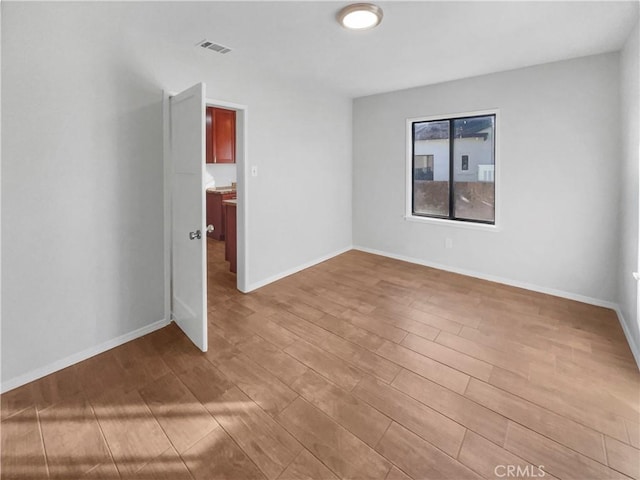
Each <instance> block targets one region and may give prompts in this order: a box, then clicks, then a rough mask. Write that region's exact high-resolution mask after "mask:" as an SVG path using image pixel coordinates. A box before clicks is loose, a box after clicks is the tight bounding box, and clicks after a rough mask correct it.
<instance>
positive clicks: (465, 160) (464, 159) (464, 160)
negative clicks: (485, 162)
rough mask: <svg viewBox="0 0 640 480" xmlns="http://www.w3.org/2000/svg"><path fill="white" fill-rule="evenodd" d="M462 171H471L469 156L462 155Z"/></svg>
mask: <svg viewBox="0 0 640 480" xmlns="http://www.w3.org/2000/svg"><path fill="white" fill-rule="evenodd" d="M460 168H462V170H469V155H462V165H461V166H460Z"/></svg>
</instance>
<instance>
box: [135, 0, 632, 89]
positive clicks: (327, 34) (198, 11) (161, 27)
mask: <svg viewBox="0 0 640 480" xmlns="http://www.w3.org/2000/svg"><path fill="white" fill-rule="evenodd" d="M348 3H354V2H324V1H321V2H308V1H304V2H266V1H265V2H196V3H180V2H171V3H153V4H149V3H147V4H128V6H129V7H132V8H133V9H134V11H135V13H133V14H131V15H126V16H125V18H123V21H125V22H127V20H129V21H136V22H137V23H136V28H142V29H144V30H145V33H146V34H149V35H155V36H162V37H163V41H165V42H166V41H169V42H172V43H174V42H175V43H177V44H181V45H184V48H197V47H195V46H194V45H195V44H196V43H197V42H198V41H200V40H202V39H204V38H207V39H209V40H212V41H214V42H217V43H221V44H223V45H226V46H229V47H231V48H232V49H233V52H232V53H229V54H227V55H226V56H225V58H224V63H225V64H227V65H230V66H231V65H233V63H234V62H241V63H243V64H250V65H252V68H258V69H260V70H262V71H264V70H263V69H265V70H266V71H268V72H270V74H274V75H277V76H281V77H283V78H284V77H286V78H288V79H295V80H298V81H303V82H307V83H308V84H309V85H310V87H311V88H326V89H330V90H334V91H338V92H341V93H343V94H345V95H348V96H351V97H359V96H364V95H370V94H374V93H379V92H385V91H392V90H398V89H403V88H408V87H413V86H419V85H426V84H432V83H438V82H442V81H447V80H453V79H459V78H465V77H470V76H474V75H481V74H485V73H491V72H497V71H504V70H510V69H514V68H520V67H525V66H530V65H536V64H541V63H548V62H553V61H558V60H563V59H568V58H574V57H580V56H585V55H593V54H598V53H603V52H610V51H615V50H619V49H620V47H621V46H622V45H623V44H624V41H625V39H626V37H627V36H628V34H629V33H630V31H631V29H632V28H633V26H634V24H635V22H637V21H638V1H637V0H635V1H633V0H632V1H621V2H612V1H590V2H576V1H568V2H560V1H553V2H519V1H518V2H516V1H510V2H506V1H502V2H484V1H472V2H458V1H450V2H431V1H413V2H399V1H398V2H396V1H391V2H389V1H386V2H377V4H378V5H380V6H381V7H382V8H383V10H384V19H383V21H382V24H381V25H380V26H379V27H378V28H376V29H373V30H369V31H361V32H352V31H347V30H345V29H343V28H342V27H340V26H339V25H338V24H337V23H336V21H335V14H336V12H337V11H338V10H339V9H340V8H341V7H343V6H344V5H346V4H348ZM134 5H135V6H134ZM130 13H131V11H130ZM136 13H137V14H136ZM215 55H216V54H215V53H212V52H207V51H204V50H203V51H202V59H203V61H209V59H210V58H211V59H212V60H211V61H212V62H219V61H220V60H219V59H217V58H216V59H215V60H213V58H214V57H212V56H215Z"/></svg>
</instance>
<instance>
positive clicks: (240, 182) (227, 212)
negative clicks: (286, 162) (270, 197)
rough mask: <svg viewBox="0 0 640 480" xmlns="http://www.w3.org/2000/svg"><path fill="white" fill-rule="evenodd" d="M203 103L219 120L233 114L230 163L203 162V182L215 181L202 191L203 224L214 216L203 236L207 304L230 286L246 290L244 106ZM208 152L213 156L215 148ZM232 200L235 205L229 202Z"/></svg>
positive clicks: (229, 288) (221, 294)
mask: <svg viewBox="0 0 640 480" xmlns="http://www.w3.org/2000/svg"><path fill="white" fill-rule="evenodd" d="M206 106H207V110H208V112H211V110H212V109H216V111H217V112H222V114H223V115H225V116H224V117H223V118H222V119H223V121H225V120H226V119H228V118H229V117H228V116H227V115H226V114H227V113H229V112H232V113H233V116H234V117H235V118H234V121H235V125H233V127H234V137H235V139H234V145H233V147H234V157H235V158H234V163H218V162H215V163H213V162H212V163H206V165H205V169H206V173H205V182H207V181H209V182H211V181H212V180H213V181H214V183H215V186H213V188H207V192H206V194H205V195H206V197H207V201H206V205H207V224H211V223H210V221H212V220H214V219H215V223H216V224H214V228H215V229H217V232H216V231H215V230H214V232H211V233H209V234H208V235H207V236H206V242H207V255H206V260H205V261H206V266H205V267H206V271H207V305H208V306H210V305H211V304H213V303H217V302H216V301H217V299H218V296H226V295H228V294H229V292H230V290H232V289H237V290H240V291H241V292H243V291H246V289H245V288H244V287H245V285H246V265H247V262H246V240H245V239H246V236H245V232H246V219H247V215H246V212H247V181H246V179H247V176H246V175H245V174H246V172H247V170H248V169H247V168H245V167H246V124H247V107H246V106H245V105H239V104H235V103H230V102H226V101H222V100H215V99H210V98H207V100H206ZM207 121H209V118H207ZM208 154H210V155H213V156H214V158H215V152H214V153H211V152H208ZM218 160H219V157H218ZM212 177H213V178H212ZM234 200H235V205H232V204H233V203H234ZM210 209H213V211H210ZM234 270H235V271H234Z"/></svg>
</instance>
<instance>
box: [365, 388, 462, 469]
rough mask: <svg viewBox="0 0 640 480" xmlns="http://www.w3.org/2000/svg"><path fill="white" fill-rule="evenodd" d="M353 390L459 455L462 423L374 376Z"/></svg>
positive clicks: (442, 447)
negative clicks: (377, 379) (379, 380)
mask: <svg viewBox="0 0 640 480" xmlns="http://www.w3.org/2000/svg"><path fill="white" fill-rule="evenodd" d="M353 393H354V395H356V396H357V397H358V398H360V399H361V400H363V401H365V402H367V403H369V405H371V406H372V407H374V408H376V409H377V410H380V411H381V412H382V413H384V414H385V415H387V416H388V417H389V418H391V419H393V420H394V421H395V422H396V423H399V424H401V425H403V426H405V427H406V428H408V429H409V430H411V431H413V432H414V433H416V434H418V435H420V436H421V437H422V438H424V439H425V440H427V441H429V442H431V443H433V444H434V445H435V446H436V447H438V448H439V449H441V450H442V451H444V452H446V453H448V454H449V455H451V456H452V457H455V456H456V455H457V453H458V450H459V449H460V445H461V443H462V437H463V436H464V431H465V428H464V427H463V426H462V425H460V424H458V423H456V422H454V421H453V420H451V419H450V418H448V417H446V416H444V415H442V414H441V413H439V412H436V411H435V410H433V409H431V408H429V407H427V406H426V405H424V404H422V403H420V402H418V401H417V400H414V399H413V398H411V397H409V396H408V395H405V394H404V393H402V392H400V391H398V390H396V389H395V388H393V387H389V386H387V385H385V384H383V383H380V382H378V381H376V380H375V379H372V378H364V379H363V380H362V381H361V382H360V383H359V384H358V385H357V386H356V388H354V389H353Z"/></svg>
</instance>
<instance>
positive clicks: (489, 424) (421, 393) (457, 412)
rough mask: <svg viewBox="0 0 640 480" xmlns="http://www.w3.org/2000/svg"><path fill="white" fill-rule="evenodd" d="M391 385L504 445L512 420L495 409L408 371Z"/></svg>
mask: <svg viewBox="0 0 640 480" xmlns="http://www.w3.org/2000/svg"><path fill="white" fill-rule="evenodd" d="M391 385H392V386H393V387H395V388H397V389H398V390H400V391H401V392H404V393H406V394H407V395H409V396H411V397H413V398H415V399H416V400H418V401H420V402H422V403H424V404H425V405H427V406H429V407H431V408H433V409H434V410H436V411H437V412H440V413H442V414H443V415H446V416H447V417H449V418H451V419H452V420H454V421H456V422H458V423H459V424H460V425H464V426H465V427H467V428H468V429H470V430H473V431H474V432H476V433H479V434H480V435H482V436H484V437H486V438H488V439H489V440H491V441H492V442H494V443H496V444H498V445H502V444H503V442H504V439H505V436H506V435H507V424H508V420H507V418H506V417H503V416H502V415H499V414H498V413H496V412H494V411H493V410H490V409H488V408H486V407H483V406H482V405H479V404H477V403H475V402H473V401H471V400H469V399H468V398H466V397H465V396H463V395H460V394H458V393H455V392H453V391H451V390H449V389H447V388H444V387H442V386H440V385H438V384H437V383H434V382H432V381H430V380H427V379H426V378H423V377H421V376H420V375H416V374H415V373H413V372H410V371H408V370H403V371H402V372H400V374H399V375H398V376H397V377H396V379H395V380H394V381H393V383H392V384H391Z"/></svg>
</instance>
